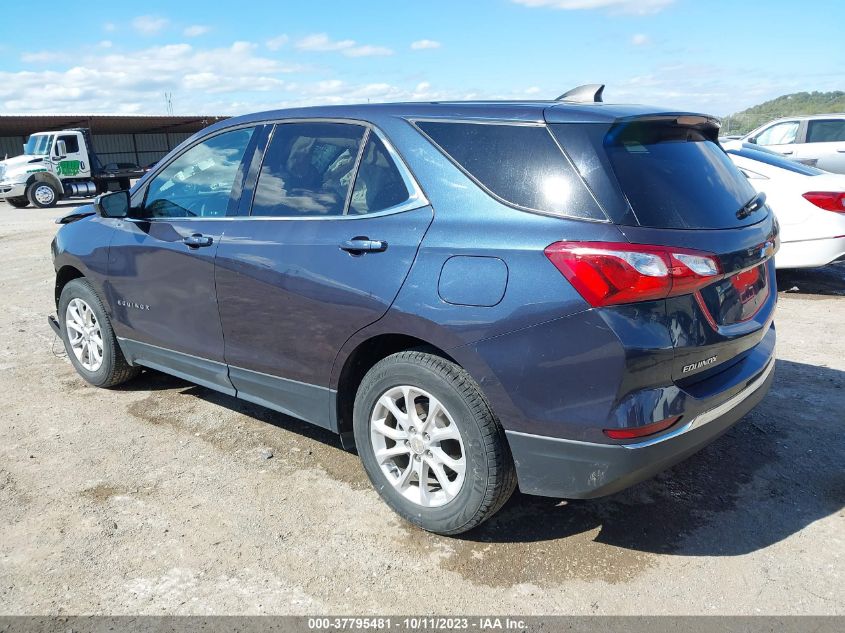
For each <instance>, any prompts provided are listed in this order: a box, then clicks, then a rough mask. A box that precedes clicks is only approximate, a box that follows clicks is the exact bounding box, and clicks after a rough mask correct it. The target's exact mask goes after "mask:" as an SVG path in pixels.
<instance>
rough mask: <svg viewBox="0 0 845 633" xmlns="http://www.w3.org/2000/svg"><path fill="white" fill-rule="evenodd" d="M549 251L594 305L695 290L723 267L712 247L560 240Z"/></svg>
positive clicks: (710, 279)
mask: <svg viewBox="0 0 845 633" xmlns="http://www.w3.org/2000/svg"><path fill="white" fill-rule="evenodd" d="M545 253H546V257H548V258H549V260H550V261H551V262H552V263H553V264H554V265H555V267H556V268H557V269H558V270H559V271H560V272H561V273H562V274H563V276H564V277H566V278H567V279H568V280H569V282H570V283H571V284H572V285H573V286H574V287H575V289H576V290H577V291H578V292H579V293H580V294H581V296H582V297H584V299H586V300H587V303H589V304H590V305H591V306H593V307H594V308H598V307H602V306H608V305H617V304H620V303H634V302H637V301H650V300H654V299H665V298H666V297H670V296H676V295H684V294H690V293H693V292H695V291H696V290H698V289H700V288H703V287H704V286H707V285H708V284H710V283H712V282H713V281H714V280H715V278H716V277H717V276H719V274H720V273H721V268H720V266H719V260H718V258H717V257H716V256H715V255H713V254H712V253H703V252H700V251H693V250H689V249H685V248H673V247H668V246H650V245H643V244H628V243H618V242H555V243H554V244H551V245H550V246H548V247H546V249H545Z"/></svg>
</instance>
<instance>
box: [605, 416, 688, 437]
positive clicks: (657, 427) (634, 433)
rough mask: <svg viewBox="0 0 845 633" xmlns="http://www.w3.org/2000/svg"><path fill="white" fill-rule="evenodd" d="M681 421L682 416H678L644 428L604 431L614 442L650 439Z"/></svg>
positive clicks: (635, 427)
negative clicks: (650, 436)
mask: <svg viewBox="0 0 845 633" xmlns="http://www.w3.org/2000/svg"><path fill="white" fill-rule="evenodd" d="M680 419H681V416H679V415H676V416H675V417H673V418H666V419H665V420H660V422H652V423H651V424H646V425H644V426H634V427H630V428H627V429H604V434H605V435H607V436H608V437H609V438H611V439H614V440H634V439H637V438H638V437H648V436H649V435H654V434H655V433H660V431H665V430H666V429H668V428H669V427H670V426H674V424H675V423H676V422H677V421H678V420H680Z"/></svg>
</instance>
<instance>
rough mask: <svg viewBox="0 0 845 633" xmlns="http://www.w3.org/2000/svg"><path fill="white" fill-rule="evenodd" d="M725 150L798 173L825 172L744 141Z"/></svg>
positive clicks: (809, 174)
mask: <svg viewBox="0 0 845 633" xmlns="http://www.w3.org/2000/svg"><path fill="white" fill-rule="evenodd" d="M725 151H727V152H728V154H734V155H736V156H742V157H743V158H748V159H750V160H756V161H759V162H761V163H766V164H767V165H772V166H773V167H780V168H781V169H786V170H788V171H792V172H795V173H796V174H804V175H805V176H818V175H819V174H823V173H824V171H822V170H821V169H817V168H816V167H810V166H809V165H804V164H803V163H798V162H796V161H794V160H790V159H789V158H784V157H783V156H782V155H780V154H778V153H776V152H773V151H771V150H767V149H763V148H762V147H757V146H755V145H751V144H749V143H743V144H742V148H741V149H733V148H731V149H727V150H725Z"/></svg>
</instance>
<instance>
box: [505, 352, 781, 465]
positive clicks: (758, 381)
mask: <svg viewBox="0 0 845 633" xmlns="http://www.w3.org/2000/svg"><path fill="white" fill-rule="evenodd" d="M774 368H775V359H774V358H773V359H772V360H771V361H769V364H768V366H767V367H766V368H765V369H764V370H763V371H762V373H761V374H760V375H759V376H757V378H755V379H754V382H752V383H751V384H750V385H748V386H747V387H746V388H745V389H743V390H742V391H740V392H739V393H738V394H736V395H734V396H733V397H731V398H730V399H728V400H726V401H725V402H723V403H722V404H720V405H718V406H716V407H714V408H712V409H709V410H708V411H705V412H704V413H700V414H698V415H697V416H695V417H694V418H693V419H692V420H690V421H689V422H687V423H686V424H683V425H682V426H680V427H678V428H677V429H675V430H674V431H672V432H671V433H667V434H666V435H660V436H659V437H655V438H653V439H648V440H644V441H642V442H637V443H635V444H600V443H598V442H584V441H582V440H569V439H565V438H562V437H550V436H548V435H534V434H533V433H523V432H521V431H508V430H506V431H505V434H506V435H522V436H524V437H530V438H536V439H541V440H549V441H552V442H561V443H564V444H580V445H582V446H593V447H596V448H609V449H614V448H616V449H627V450H632V449H637V448H646V447H647V446H653V445H655V444H660V443H661V442H665V441H668V440H671V439H673V438H675V437H678V436H679V435H683V434H684V433H687V432H689V431H692V430H693V429H697V428H699V427H701V426H704V425H705V424H707V423H708V422H712V421H713V420H715V419H717V418H719V417H720V416H722V415H724V414H725V413H727V412H728V411H730V410H731V409H733V408H734V407H735V406H737V405H739V404H741V403H742V402H743V401H744V400H746V399H748V398H750V397H751V396H752V395H753V394H754V392H755V391H757V390H758V389H759V388H760V387H762V386H763V383H765V382H766V379H767V378H768V377H769V374H771V373H772V370H773V369H774Z"/></svg>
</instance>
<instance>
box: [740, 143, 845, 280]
mask: <svg viewBox="0 0 845 633" xmlns="http://www.w3.org/2000/svg"><path fill="white" fill-rule="evenodd" d="M723 147H724V148H725V151H726V152H727V153H728V156H730V157H731V160H733V162H734V164H736V166H737V167H739V169H740V171H742V172H743V173H744V174H745V175H746V177H747V178H748V181H749V182H750V183H751V184H752V185H753V186H754V188H755V189H756V190H757V191H762V192H763V193H765V194H766V201H767V202H768V204H769V207H771V209H772V211H774V214H775V216H776V217H777V219H778V223H779V224H780V239H781V247H780V251H778V254H777V256H776V257H775V266H776V267H777V268H811V267H815V266H824V265H825V264H829V263H831V262H833V261H835V260H837V259H840V258H845V175H841V174H832V173H830V172H826V171H822V170H821V169H816V168H815V167H809V166H808V165H802V164H801V163H797V162H795V161H792V160H789V159H788V158H784V157H783V156H781V155H780V154H776V153H774V152H771V151H769V150H766V149H763V148H761V147H759V146H757V145H752V144H749V143H743V142H742V141H727V142H725V143H723Z"/></svg>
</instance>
